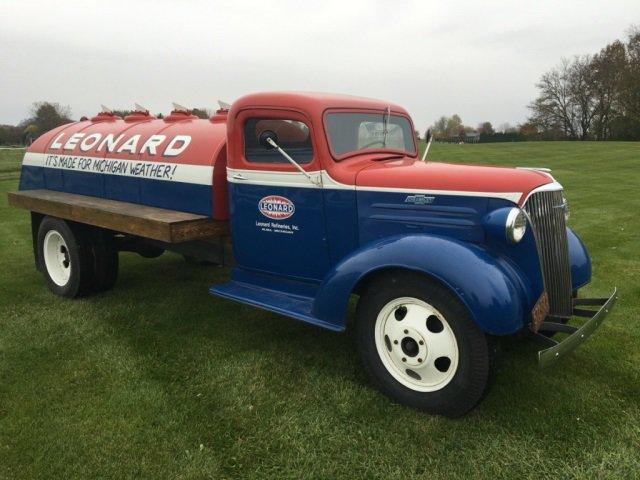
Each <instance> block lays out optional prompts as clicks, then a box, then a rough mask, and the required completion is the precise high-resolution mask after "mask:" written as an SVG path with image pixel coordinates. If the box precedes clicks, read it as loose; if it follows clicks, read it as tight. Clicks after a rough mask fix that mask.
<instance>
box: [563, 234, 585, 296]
mask: <svg viewBox="0 0 640 480" xmlns="http://www.w3.org/2000/svg"><path fill="white" fill-rule="evenodd" d="M567 240H568V242H569V259H570V262H571V286H572V287H573V290H577V289H579V288H580V287H584V286H585V285H586V284H587V283H589V282H590V281H591V258H589V253H588V252H587V247H585V246H584V243H582V240H580V237H578V235H576V234H575V232H574V231H573V230H571V229H570V228H567Z"/></svg>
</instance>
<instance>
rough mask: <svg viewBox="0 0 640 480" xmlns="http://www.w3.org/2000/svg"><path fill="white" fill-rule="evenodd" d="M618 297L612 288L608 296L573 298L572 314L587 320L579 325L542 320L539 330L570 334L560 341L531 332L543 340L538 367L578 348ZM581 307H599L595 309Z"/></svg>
mask: <svg viewBox="0 0 640 480" xmlns="http://www.w3.org/2000/svg"><path fill="white" fill-rule="evenodd" d="M617 299H618V289H614V290H613V294H611V296H610V297H609V298H576V299H574V300H573V315H574V316H577V317H587V318H589V320H587V322H586V323H585V324H583V325H582V326H580V327H575V326H573V325H567V324H564V323H555V322H542V324H541V325H540V327H539V331H547V332H562V333H568V334H570V335H569V336H568V337H567V338H565V339H564V340H562V341H559V342H558V341H556V340H554V339H552V338H549V337H546V336H544V335H542V334H541V333H533V332H532V335H534V336H535V338H536V339H538V340H540V341H541V342H543V343H544V344H545V346H546V348H544V349H542V350H540V351H539V352H538V365H539V366H540V368H544V367H547V366H549V365H552V364H553V363H555V362H556V361H557V360H559V359H560V358H562V357H563V356H565V355H566V354H568V353H569V352H572V351H573V350H575V349H576V348H578V347H579V346H580V345H581V344H582V342H584V341H585V340H586V339H587V338H589V336H590V335H591V334H592V333H593V332H594V331H595V330H596V328H598V327H599V326H600V324H601V323H602V321H603V320H604V318H605V317H606V316H607V314H608V313H609V312H610V311H611V310H612V309H613V306H614V305H615V303H616V300H617ZM581 307H591V308H594V307H600V308H599V309H598V310H597V311H595V310H591V309H585V308H581Z"/></svg>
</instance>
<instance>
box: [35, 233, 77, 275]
mask: <svg viewBox="0 0 640 480" xmlns="http://www.w3.org/2000/svg"><path fill="white" fill-rule="evenodd" d="M42 254H43V256H44V264H45V266H46V267H47V273H48V274H49V277H50V278H51V280H53V283H55V284H56V285H58V286H60V287H64V286H65V285H66V284H67V282H68V281H69V277H70V276H71V256H70V255H69V249H68V248H67V243H66V242H65V241H64V238H63V237H62V235H61V234H60V232H58V231H56V230H49V231H48V232H47V234H46V235H45V236H44V242H43V251H42Z"/></svg>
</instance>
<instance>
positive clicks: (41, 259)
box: [37, 217, 94, 298]
mask: <svg viewBox="0 0 640 480" xmlns="http://www.w3.org/2000/svg"><path fill="white" fill-rule="evenodd" d="M71 225H72V224H69V223H67V222H65V221H64V220H61V219H58V218H53V217H44V218H43V219H42V222H40V226H39V228H38V238H37V255H38V264H39V265H40V270H41V271H42V274H43V275H44V278H45V281H46V282H47V285H48V287H49V289H50V290H51V291H52V292H53V293H55V294H56V295H59V296H61V297H66V298H76V297H81V296H84V295H87V294H89V293H90V292H91V291H92V287H93V283H94V262H93V253H92V250H91V241H90V239H89V238H88V236H87V234H86V233H85V232H84V231H83V230H82V229H77V228H72V226H71ZM50 232H51V233H52V237H55V235H56V234H57V235H59V236H60V237H62V239H63V241H64V244H65V245H64V252H63V251H62V248H61V249H60V250H61V251H60V253H61V256H60V258H62V257H64V258H66V261H67V262H68V266H67V267H62V268H63V269H66V268H68V277H67V278H66V280H65V279H62V280H61V279H60V277H59V276H56V275H55V274H53V273H52V272H53V271H54V268H55V266H54V265H55V263H54V259H53V258H52V256H51V255H45V252H44V248H45V238H47V235H48V234H49V233H50ZM45 257H46V258H45ZM47 259H49V260H47ZM48 264H49V266H48ZM60 264H64V261H61V262H60ZM50 269H51V271H50ZM52 275H53V276H52ZM53 277H56V278H57V281H56V280H54V278H53Z"/></svg>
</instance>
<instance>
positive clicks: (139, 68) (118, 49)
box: [0, 0, 640, 131]
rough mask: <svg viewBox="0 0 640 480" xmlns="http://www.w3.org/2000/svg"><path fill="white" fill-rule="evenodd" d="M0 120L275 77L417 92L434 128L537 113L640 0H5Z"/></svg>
mask: <svg viewBox="0 0 640 480" xmlns="http://www.w3.org/2000/svg"><path fill="white" fill-rule="evenodd" d="M0 5H2V9H1V13H0V62H1V63H0V65H1V69H0V123H10V124H12V123H17V122H18V121H20V120H21V119H23V118H25V117H26V116H28V112H29V107H30V105H31V104H32V103H33V102H34V101H37V100H48V101H54V102H59V103H62V104H64V105H69V106H70V107H71V109H72V113H73V115H74V117H76V118H77V117H80V116H81V115H91V114H93V113H95V112H97V111H98V110H99V107H100V104H101V103H103V104H105V105H108V106H110V107H112V108H118V109H125V108H131V106H132V104H133V102H134V101H135V102H139V103H141V104H142V105H145V106H147V107H148V108H149V109H150V110H151V111H152V112H154V113H158V112H163V113H167V112H168V111H169V110H170V102H172V101H175V102H178V103H181V104H183V105H185V106H190V107H195V106H197V107H208V108H213V107H215V104H216V100H217V99H222V100H226V101H228V102H231V101H233V100H234V99H235V98H238V97H240V96H242V95H244V94H246V93H250V92H256V91H264V90H307V91H329V92H339V93H349V94H355V95H362V96H368V97H374V98H381V99H385V100H389V101H393V102H396V103H399V104H401V105H403V106H405V107H406V108H407V109H408V110H409V112H410V113H411V115H412V116H413V119H414V121H415V123H416V126H417V128H418V129H419V130H420V131H422V130H424V127H425V126H426V125H427V124H428V123H432V122H433V121H434V120H435V119H436V118H437V117H439V116H440V115H444V114H446V115H451V114H453V113H458V114H459V115H460V116H461V117H462V120H463V122H464V123H465V124H468V125H472V126H476V125H477V124H478V122H481V121H484V120H489V121H491V122H492V123H493V124H494V125H496V126H497V125H500V124H501V123H503V122H510V123H512V124H517V123H519V122H522V121H524V120H525V119H526V116H527V113H528V112H527V108H526V105H527V103H528V102H529V101H530V100H531V99H532V98H533V97H534V96H535V93H536V91H535V82H536V81H537V79H538V78H539V77H540V75H541V74H542V73H543V72H544V71H546V70H548V69H549V68H551V67H553V66H554V65H556V64H557V63H558V62H559V60H560V58H561V57H563V56H572V55H574V54H582V53H595V52H597V51H598V50H599V49H600V48H602V47H603V46H604V45H605V44H607V43H608V42H611V41H613V40H615V39H616V38H624V37H626V32H627V30H628V28H629V26H630V25H631V24H634V23H635V24H640V1H639V0H631V1H622V0H607V1H598V2H595V1H587V0H576V1H564V2H562V1H536V2H521V1H505V2H492V1H484V2H479V1H462V0H455V1H446V2H445V1H443V2H431V1H425V0H423V1H402V0H395V1H368V2H366V1H357V0H337V1H333V0H330V1H326V0H325V1H322V2H320V1H319V2H302V1H282V2H280V1H275V0H268V1H265V0H263V1H258V2H243V1H233V2H219V1H197V0H171V1H169V0H155V1H152V0H128V1H119V0H111V1H91V0H82V1H75V0H58V1H39V2H36V1H27V0H19V1H13V0H9V1H7V0H0Z"/></svg>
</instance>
